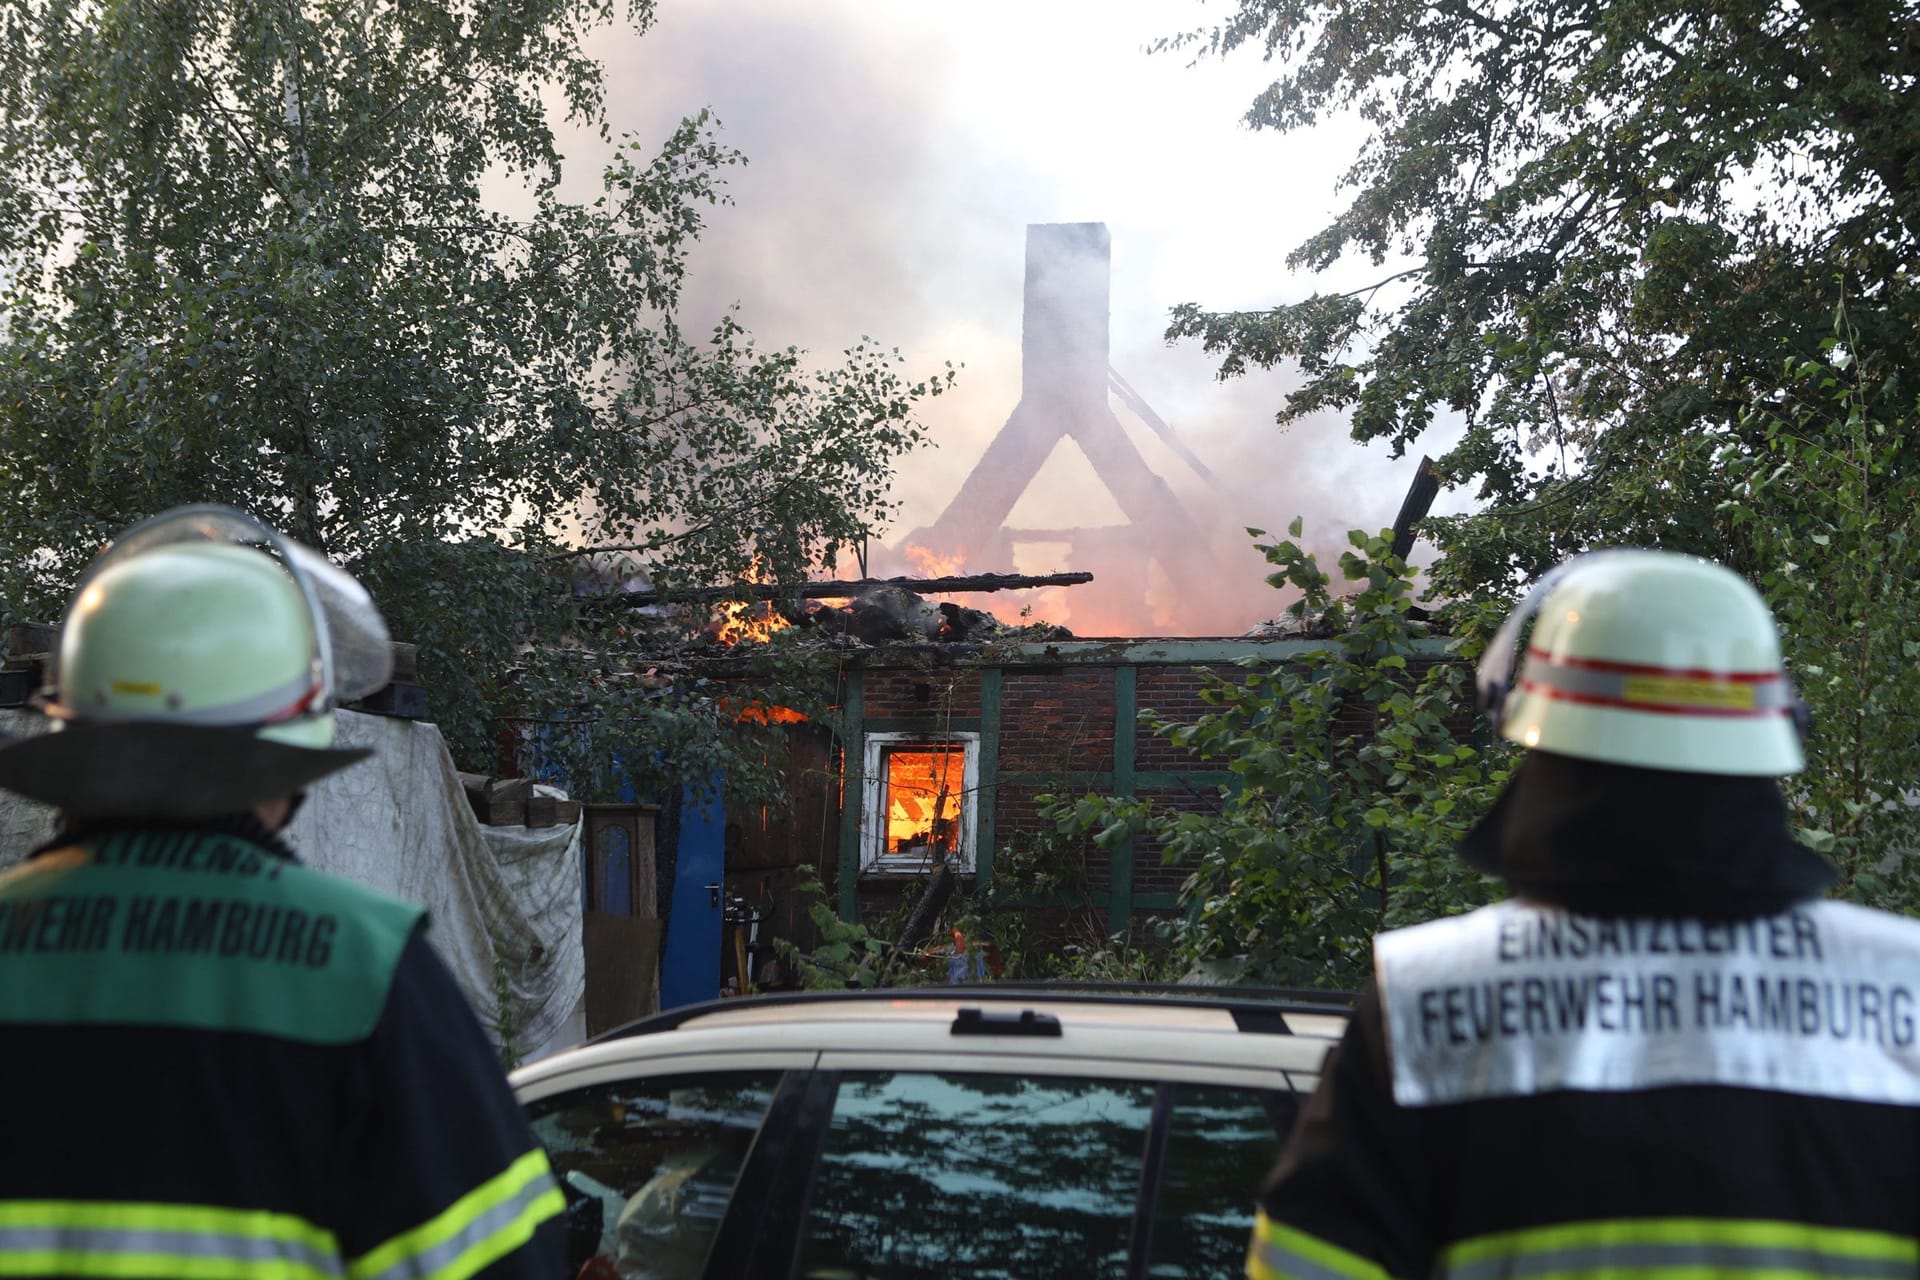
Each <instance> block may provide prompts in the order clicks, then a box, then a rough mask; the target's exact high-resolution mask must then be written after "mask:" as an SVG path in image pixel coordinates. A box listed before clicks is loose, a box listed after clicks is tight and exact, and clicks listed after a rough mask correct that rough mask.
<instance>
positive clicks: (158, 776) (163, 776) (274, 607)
mask: <svg viewBox="0 0 1920 1280" xmlns="http://www.w3.org/2000/svg"><path fill="white" fill-rule="evenodd" d="M391 671H392V649H391V646H390V644H389V643H388V640H387V631H386V625H385V623H384V621H383V620H382V619H381V617H380V613H379V610H378V609H377V608H376V607H375V606H374V604H373V601H372V599H371V598H370V597H368V595H367V593H366V591H365V590H364V589H363V588H362V587H361V586H360V584H359V583H357V582H355V581H354V580H353V578H352V577H350V576H349V575H347V574H346V573H345V572H344V571H342V570H341V569H339V568H338V567H336V566H335V565H333V564H331V563H330V562H328V561H327V560H326V559H325V558H324V557H322V556H320V555H319V554H318V553H317V552H315V551H313V550H311V549H310V548H307V547H304V546H301V545H300V544H299V543H297V542H294V541H292V540H291V539H288V538H284V537H282V536H281V535H280V534H279V533H277V532H276V531H274V530H273V529H272V528H271V527H270V526H268V525H266V524H264V523H262V522H261V521H259V520H256V519H254V518H253V517H252V516H249V515H247V514H245V513H244V512H240V511H236V510H233V509H232V508H229V507H218V506H196V507H182V508H178V509H176V510H174V511H169V512H167V513H165V514H163V515H160V516H156V517H155V518H153V519H152V520H149V521H146V522H144V523H142V524H139V525H136V526H134V527H133V528H132V529H129V530H128V531H127V532H125V533H124V534H122V535H121V536H120V537H118V538H116V539H115V540H114V542H113V544H112V545H111V546H110V547H108V548H107V550H106V551H104V552H102V553H101V554H100V555H99V556H98V557H97V558H96V559H95V560H94V562H93V563H92V564H91V565H90V566H88V568H87V571H86V573H85V574H84V575H83V576H82V577H81V580H80V584H79V586H78V587H77V588H76V590H75V591H74V595H73V598H72V600H71V601H70V602H69V604H68V606H67V612H66V616H65V618H64V619H63V620H62V623H61V629H60V642H59V654H58V659H57V665H56V667H55V672H54V679H55V688H54V689H53V691H52V694H51V697H50V698H49V699H48V700H47V703H46V710H47V714H48V715H49V716H50V717H52V718H53V719H54V720H55V721H56V722H57V723H56V726H55V727H56V729H57V731H56V732H51V733H46V734H41V735H38V736H36V737H33V738H29V739H26V740H23V741H20V742H17V743H13V744H11V745H8V746H6V747H4V748H0V786H5V787H7V788H8V789H10V790H14V791H18V792H20V793H22V794H24V795H28V796H32V797H34V798H35V799H40V800H44V801H46V802H47V803H49V804H53V805H55V806H56V807H59V808H61V809H63V810H65V811H67V812H68V813H69V815H70V816H76V817H120V816H126V817H134V816H149V817H198V816H204V815H210V814H215V813H224V812H230V811H234V810H237V809H244V808H246V807H248V806H251V805H253V804H256V803H258V802H260V801H263V800H268V799H272V798H274V797H276V796H281V795H287V794H291V793H293V792H295V791H297V790H299V789H301V788H302V787H304V786H306V785H307V784H309V783H311V782H313V781H314V780H316V779H318V778H319V777H322V776H324V775H325V774H327V773H331V772H333V771H334V770H337V769H340V768H344V767H345V766H346V765H348V764H351V763H353V762H354V761H355V760H358V759H360V758H362V757H363V756H364V755H365V753H364V752H359V751H340V750H333V749H331V747H332V742H333V731H334V718H333V711H334V708H335V707H336V706H337V705H338V704H339V703H341V702H343V701H347V700H350V699H353V698H357V697H363V696H365V695H366V694H368V693H372V692H373V691H374V690H376V689H378V688H380V687H381V686H382V685H383V684H385V683H386V681H387V679H388V677H389V675H390V674H391Z"/></svg>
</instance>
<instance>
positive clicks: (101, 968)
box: [0, 831, 564, 1280]
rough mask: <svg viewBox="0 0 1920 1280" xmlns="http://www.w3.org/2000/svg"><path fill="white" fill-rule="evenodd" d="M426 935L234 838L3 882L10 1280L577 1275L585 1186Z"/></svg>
mask: <svg viewBox="0 0 1920 1280" xmlns="http://www.w3.org/2000/svg"><path fill="white" fill-rule="evenodd" d="M421 925H422V913H421V912H420V911H419V910H418V909H417V908H414V907H410V906H407V905H405V904H402V903H399V902H395V901H392V900H389V899H386V898H384V897H381V896H380V895H377V894H374V893H372V892H370V891H368V890H365V889H362V888H360V887H358V886H355V885H352V884H349V883H347V882H345V881H341V880H336V879H334V878H332V877H329V876H324V875H321V874H319V873H317V872H313V871H311V870H308V869H306V868H304V867H301V866H300V865H298V864H297V863H295V862H293V861H291V860H290V859H287V858H285V857H283V856H280V855H279V854H277V853H276V852H274V851H271V850H269V849H267V848H264V847H262V846H261V845H259V844H256V843H254V842H252V841H249V840H245V839H242V838H239V837H237V836H231V835H225V834H217V833H210V832H179V831H152V832H122V833H117V834H114V835H111V836H107V837H104V838H102V839H100V840H96V841H90V842H88V843H87V844H85V845H79V846H75V847H72V848H68V849H63V850H58V851H55V852H52V853H48V854H44V855H41V856H40V857H37V858H35V859H34V860H32V861H31V862H29V863H27V864H26V865H25V866H22V867H19V868H16V869H15V870H13V871H12V872H10V873H8V874H6V875H5V876H0V1277H4V1276H20V1275H36V1276H40V1275H45V1276H94V1277H148V1276H157V1277H167V1276H180V1277H195V1278H197V1280H225V1278H227V1277H233V1278H235V1280H239V1278H241V1277H269V1278H276V1277H284V1278H286V1280H320V1278H322V1277H350V1278H352V1280H428V1278H431V1280H464V1278H465V1277H468V1276H472V1275H476V1274H482V1273H484V1274H488V1275H500V1276H518V1275H526V1276H535V1275H539V1276H550V1275H553V1274H557V1272H558V1271H559V1270H560V1269H562V1267H563V1266H564V1262H563V1258H562V1252H561V1249H560V1242H559V1240H558V1238H557V1236H558V1223H557V1218H556V1215H557V1214H558V1213H559V1212H560V1210H561V1208H562V1207H563V1202H562V1197H561V1193H560V1191H559V1189H558V1188H557V1187H556V1186H555V1184H554V1182H553V1179H552V1176H551V1174H550V1172H549V1170H548V1167H547V1160H546V1156H545V1153H544V1152H543V1151H542V1150H541V1149H540V1148H539V1147H538V1145H537V1144H536V1143H535V1141H534V1139H533V1137H532V1135H531V1133H530V1132H529V1131H528V1129H527V1127H526V1124H525V1121H524V1119H523V1118H522V1117H521V1114H520V1111H519V1108H518V1107H517V1106H516V1105H515V1103H514V1100H513V1098H512V1095H511V1093H510V1092H509V1091H508V1089H507V1087H506V1082H505V1080H504V1078H503V1077H502V1075H501V1072H500V1068H499V1065H498V1060H497V1058H496V1057H495V1055H494V1052H493V1049H492V1047H491V1045H490V1044H489V1043H488V1042H487V1040H486V1037H485V1035H484V1033H483V1032H482V1031H481V1030H480V1027H479V1025H478V1023H477V1022H476V1021H475V1019H474V1016H473V1013H472V1011H471V1009H470V1008H469V1007H468V1005H467V1002H466V999H465V997H464V996H463V995H462V994H461V992H460V990H459V988H458V986H457V985H456V984H455V983H454V981H453V979H452V977H451V975H450V974H449V973H448V972H447V970H446V968H445V966H444V965H442V964H441V962H440V961H439V960H438V958H437V957H436V956H435V955H434V953H433V951H432V950H431V948H430V947H429V946H428V945H427V944H426V942H425V940H424V937H423V935H422V931H421Z"/></svg>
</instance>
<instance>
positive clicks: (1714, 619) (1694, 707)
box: [1475, 548, 1808, 777]
mask: <svg viewBox="0 0 1920 1280" xmlns="http://www.w3.org/2000/svg"><path fill="white" fill-rule="evenodd" d="M1536 618H1537V621H1535V622H1534V626H1533V634H1532V636H1531V638H1530V639H1529V640H1528V641H1527V646H1526V651H1525V654H1524V655H1522V654H1521V653H1520V651H1519V643H1520V635H1521V632H1522V630H1523V629H1524V628H1525V626H1526V624H1527V622H1528V621H1529V620H1532V619H1536ZM1516 666H1518V669H1519V678H1518V679H1517V680H1516V679H1515V678H1514V671H1515V667H1516ZM1475 683H1476V686H1477V690H1478V693H1479V698H1480V706H1481V709H1482V710H1483V711H1484V712H1485V713H1486V715H1487V718H1488V720H1489V721H1490V722H1491V723H1492V725H1493V726H1494V728H1495V729H1497V730H1498V731H1499V732H1500V734H1501V736H1503V737H1505V738H1507V739H1509V740H1510V741H1513V742H1517V743H1519V744H1520V745H1521V746H1523V747H1529V748H1538V749H1539V750H1542V751H1551V752H1553V753H1555V754H1557V755H1564V756H1575V757H1578V758H1581V759H1585V760H1603V761H1608V762H1611V763H1613V764H1624V765H1636V766H1639V767H1641V768H1647V769H1667V770H1673V771H1678V772H1684V773H1713V774H1729V775H1742V776H1757V777H1778V776H1780V775H1782V774H1788V773H1797V772H1799V771H1800V770H1801V769H1802V768H1804V767H1805V766H1806V761H1805V759H1804V757H1803V756H1802V754H1801V741H1802V739H1803V738H1804V737H1805V736H1806V733H1807V727H1808V718H1807V712H1806V706H1805V704H1804V703H1803V702H1801V700H1800V696H1799V694H1798V693H1797V692H1796V691H1795V689H1794V687H1793V683H1792V681H1791V680H1790V679H1789V678H1788V676H1787V673H1786V671H1785V669H1784V668H1783V666H1782V665H1781V657H1780V636H1779V632H1778V630H1777V629H1776V628H1775V626H1774V621H1773V614H1772V612H1771V611H1770V610H1769V609H1768V608H1767V605H1766V602H1765V601H1764V600H1762V599H1761V598H1760V593H1759V592H1757V591H1755V590H1754V589H1753V587H1752V586H1750V585H1749V584H1748V583H1747V582H1746V580H1745V579H1743V578H1741V577H1740V576H1739V575H1738V574H1736V573H1734V572H1733V571H1732V570H1730V569H1727V568H1725V567H1723V566H1721V565H1717V564H1714V563H1713V562H1712V561H1709V560H1702V559H1699V558H1697V557H1694V556H1686V555H1676V554H1674V553H1672V552H1666V551H1648V550H1641V549H1633V548H1619V549H1612V550H1605V551H1595V552H1590V553H1588V554H1587V555H1583V556H1576V557H1574V558H1573V559H1571V560H1569V561H1567V562H1566V563H1565V564H1562V565H1560V566H1559V567H1558V568H1556V569H1554V570H1553V571H1552V572H1550V573H1549V574H1547V575H1546V576H1545V577H1544V578H1542V579H1541V580H1540V581H1539V582H1538V583H1536V584H1535V585H1534V587H1533V589H1532V590H1531V591H1530V592H1529V593H1528V594H1527V597H1526V598H1525V599H1524V600H1523V601H1521V603H1520V607H1519V608H1517V609H1516V610H1514V612H1513V615H1512V616H1511V617H1509V618H1508V619H1507V620H1506V622H1505V623H1503V624H1502V625H1501V627H1500V630H1499V631H1498V632H1497V633H1496V634H1495V635H1494V638H1493V641H1492V642H1491V643H1490V644H1489V645H1488V646H1487V651H1486V653H1485V655H1484V656H1483V657H1482V658H1481V660H1480V667H1479V672H1478V675H1477V677H1476V681H1475Z"/></svg>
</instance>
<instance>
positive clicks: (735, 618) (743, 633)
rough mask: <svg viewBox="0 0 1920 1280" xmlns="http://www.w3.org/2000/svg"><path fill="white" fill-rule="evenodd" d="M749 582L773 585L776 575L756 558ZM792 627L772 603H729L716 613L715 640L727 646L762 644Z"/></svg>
mask: <svg viewBox="0 0 1920 1280" xmlns="http://www.w3.org/2000/svg"><path fill="white" fill-rule="evenodd" d="M746 581H748V582H772V581H773V575H772V574H771V573H768V572H767V568H766V562H765V561H764V560H762V559H761V558H760V557H759V556H755V557H754V558H753V564H752V565H751V566H750V567H749V568H748V569H747V576H746ZM792 625H793V624H792V623H791V622H788V621H787V620H786V619H785V618H783V617H781V616H780V614H779V613H778V612H776V611H775V609H774V607H773V602H772V601H771V600H761V601H747V600H729V601H727V602H725V603H724V604H722V605H721V606H720V607H719V608H718V609H717V610H716V611H715V612H714V617H713V638H714V639H716V640H718V641H719V642H720V643H721V644H725V645H735V644H739V643H740V642H741V641H743V640H756V641H763V640H766V639H767V638H768V637H770V636H772V635H773V633H774V632H776V631H785V630H786V629H787V628H788V627H791V626H792Z"/></svg>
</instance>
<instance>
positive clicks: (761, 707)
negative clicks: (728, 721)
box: [720, 698, 807, 724]
mask: <svg viewBox="0 0 1920 1280" xmlns="http://www.w3.org/2000/svg"><path fill="white" fill-rule="evenodd" d="M720 705H721V706H722V707H723V708H725V709H726V710H727V711H729V712H731V713H732V714H733V718H734V719H735V720H737V721H739V722H740V723H742V724H805V723H806V722H807V715H806V712H804V711H795V710H794V709H793V708H792V707H770V706H768V705H767V704H766V703H764V702H749V703H746V704H745V705H743V706H739V707H736V706H734V705H733V704H732V703H731V702H730V701H728V700H727V699H725V698H722V699H721V700H720Z"/></svg>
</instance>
